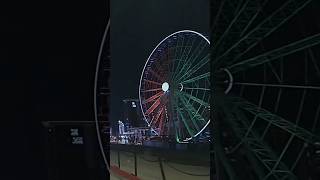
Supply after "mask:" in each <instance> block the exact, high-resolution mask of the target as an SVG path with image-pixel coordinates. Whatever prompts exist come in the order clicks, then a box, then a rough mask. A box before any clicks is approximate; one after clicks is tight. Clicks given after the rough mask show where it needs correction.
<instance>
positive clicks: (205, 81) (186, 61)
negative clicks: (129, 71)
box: [139, 30, 210, 142]
mask: <svg viewBox="0 0 320 180" xmlns="http://www.w3.org/2000/svg"><path fill="white" fill-rule="evenodd" d="M209 50H210V42H209V40H208V39H207V38H206V37H205V36H203V35H202V34H200V33H198V32H195V31H191V30H182V31H178V32H175V33H173V34H170V35H169V36H167V37H166V38H164V39H163V40H162V41H161V42H160V43H159V44H158V45H157V46H156V47H155V48H154V50H153V51H152V52H151V54H150V56H149V58H148V59H147V61H146V63H145V66H144V68H143V71H142V74H141V78H140V86H139V99H140V106H141V109H142V112H143V116H144V118H145V121H146V122H147V123H148V125H149V127H151V128H152V130H153V131H154V132H155V133H156V134H157V135H159V136H172V135H174V137H175V138H176V141H177V142H183V141H188V140H190V139H192V138H193V137H196V136H198V135H199V134H200V133H201V132H202V131H203V130H204V129H205V128H206V127H207V126H208V124H209V123H210V103H209V101H210V66H209Z"/></svg>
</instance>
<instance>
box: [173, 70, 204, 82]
mask: <svg viewBox="0 0 320 180" xmlns="http://www.w3.org/2000/svg"><path fill="white" fill-rule="evenodd" d="M209 77H210V72H207V73H204V74H201V75H199V76H196V77H193V78H191V79H187V80H184V81H182V82H181V84H187V83H191V82H195V81H198V80H200V79H205V78H209ZM178 82H179V81H178Z"/></svg>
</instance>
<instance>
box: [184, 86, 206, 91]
mask: <svg viewBox="0 0 320 180" xmlns="http://www.w3.org/2000/svg"><path fill="white" fill-rule="evenodd" d="M183 89H191V90H203V91H210V89H208V88H200V87H199V88H191V87H183Z"/></svg>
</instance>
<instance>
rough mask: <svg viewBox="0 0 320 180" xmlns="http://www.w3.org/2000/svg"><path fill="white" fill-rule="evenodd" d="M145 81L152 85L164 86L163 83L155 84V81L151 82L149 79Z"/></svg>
mask: <svg viewBox="0 0 320 180" xmlns="http://www.w3.org/2000/svg"><path fill="white" fill-rule="evenodd" d="M143 81H145V82H148V83H151V84H155V85H159V86H162V84H161V83H158V82H155V81H151V80H148V79H143Z"/></svg>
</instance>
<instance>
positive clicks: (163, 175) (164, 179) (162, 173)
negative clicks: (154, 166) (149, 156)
mask: <svg viewBox="0 0 320 180" xmlns="http://www.w3.org/2000/svg"><path fill="white" fill-rule="evenodd" d="M158 160H159V165H160V170H161V176H162V180H166V176H165V174H164V170H163V164H162V160H161V157H160V156H159V157H158Z"/></svg>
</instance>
